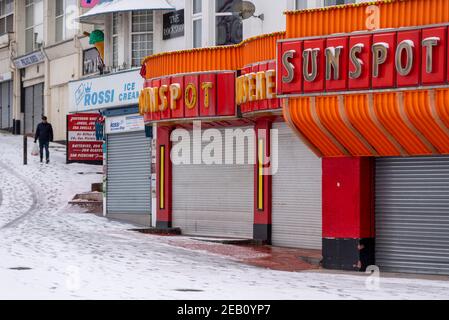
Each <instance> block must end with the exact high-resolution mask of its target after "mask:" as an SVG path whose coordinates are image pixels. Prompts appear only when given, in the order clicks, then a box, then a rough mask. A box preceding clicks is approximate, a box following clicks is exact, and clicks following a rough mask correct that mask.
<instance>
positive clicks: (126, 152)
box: [107, 131, 151, 215]
mask: <svg viewBox="0 0 449 320" xmlns="http://www.w3.org/2000/svg"><path fill="white" fill-rule="evenodd" d="M107 213H108V214H142V215H151V139H149V138H147V137H145V132H143V131H139V132H132V133H123V134H114V135H108V154H107Z"/></svg>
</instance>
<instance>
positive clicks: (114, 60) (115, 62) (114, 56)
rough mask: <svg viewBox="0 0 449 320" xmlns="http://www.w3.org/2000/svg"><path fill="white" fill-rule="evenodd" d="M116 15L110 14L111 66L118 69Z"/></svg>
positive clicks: (117, 19)
mask: <svg viewBox="0 0 449 320" xmlns="http://www.w3.org/2000/svg"><path fill="white" fill-rule="evenodd" d="M118 23H119V15H118V13H116V12H115V13H113V14H112V66H113V67H114V68H116V67H118V27H119V26H118Z"/></svg>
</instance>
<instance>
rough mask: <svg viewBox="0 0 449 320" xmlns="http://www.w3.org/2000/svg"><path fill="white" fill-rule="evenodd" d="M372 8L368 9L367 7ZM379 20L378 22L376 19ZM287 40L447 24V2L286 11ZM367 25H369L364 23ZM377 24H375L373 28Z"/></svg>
mask: <svg viewBox="0 0 449 320" xmlns="http://www.w3.org/2000/svg"><path fill="white" fill-rule="evenodd" d="M369 6H372V7H371V8H368V7H369ZM376 17H378V20H377V19H376ZM286 18H287V38H299V37H309V36H319V35H328V34H334V33H347V32H353V31H361V30H367V29H369V30H373V29H385V28H399V27H410V26H418V25H426V24H438V23H445V22H447V21H449V1H447V0H384V1H377V2H373V1H370V2H365V3H354V4H348V5H342V6H333V7H327V8H316V9H308V10H301V11H289V12H286ZM367 23H368V24H367ZM376 23H378V25H376Z"/></svg>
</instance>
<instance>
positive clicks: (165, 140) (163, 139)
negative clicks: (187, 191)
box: [156, 127, 172, 222]
mask: <svg viewBox="0 0 449 320" xmlns="http://www.w3.org/2000/svg"><path fill="white" fill-rule="evenodd" d="M171 130H172V128H171V127H158V128H157V144H156V145H157V154H156V157H157V158H156V168H157V169H156V173H157V175H156V198H157V203H156V218H157V221H164V222H171V221H172V166H171V160H170V151H171V141H170V134H171ZM161 146H165V155H164V158H165V161H164V163H165V165H164V168H165V170H164V171H165V172H164V178H165V179H164V186H165V188H164V190H165V192H164V194H165V196H164V200H165V201H164V203H165V208H164V209H161V208H160V194H161V188H160V185H161V184H160V181H161V170H160V169H161V166H160V163H161V162H160V161H161V152H160V150H161Z"/></svg>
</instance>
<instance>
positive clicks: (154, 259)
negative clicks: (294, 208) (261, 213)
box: [0, 133, 449, 299]
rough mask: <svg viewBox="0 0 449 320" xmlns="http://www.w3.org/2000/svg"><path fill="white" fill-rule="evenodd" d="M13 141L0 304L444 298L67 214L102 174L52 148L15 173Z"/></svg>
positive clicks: (4, 140)
mask: <svg viewBox="0 0 449 320" xmlns="http://www.w3.org/2000/svg"><path fill="white" fill-rule="evenodd" d="M30 141H31V140H30ZM21 142H22V138H21V137H17V136H11V135H7V134H3V133H0V299H19V298H20V299H447V298H449V281H431V280H419V279H401V278H398V279H393V278H381V279H380V283H379V285H378V286H376V285H375V284H376V282H375V281H374V282H372V281H369V280H372V278H368V277H367V276H353V275H342V274H328V273H319V272H300V273H299V272H298V273H292V272H282V271H274V270H268V269H263V268H258V267H253V266H249V265H245V264H242V263H239V262H237V261H234V260H232V259H230V258H226V257H223V256H220V255H214V254H211V253H207V252H199V251H195V250H190V249H188V248H181V247H178V246H173V245H172V244H170V241H168V240H167V238H166V237H160V236H154V235H144V234H140V233H135V232H132V231H129V229H130V228H133V227H134V226H132V225H129V224H125V223H119V222H112V221H109V220H107V219H104V218H101V217H97V216H94V215H90V214H84V213H81V212H80V209H76V208H74V207H69V206H68V205H67V201H68V200H70V199H71V197H73V195H74V194H75V193H78V192H84V191H87V190H88V189H89V187H90V184H91V183H92V182H99V181H101V175H99V174H97V172H100V171H101V169H102V168H101V167H98V166H86V165H80V164H72V165H66V164H64V160H65V154H64V150H63V149H62V148H57V149H55V148H54V147H55V146H56V145H52V146H53V148H52V149H51V152H52V162H51V164H50V165H41V164H39V163H38V162H37V159H36V158H30V159H29V160H30V161H29V165H28V166H23V165H21V163H22V159H21V155H22V151H21V150H22V149H21V148H22V145H21ZM30 146H31V142H30ZM80 172H82V173H84V174H82V175H81V174H79V173H80ZM179 239H181V241H194V240H190V239H189V238H186V237H184V238H179ZM373 283H374V284H373Z"/></svg>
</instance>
